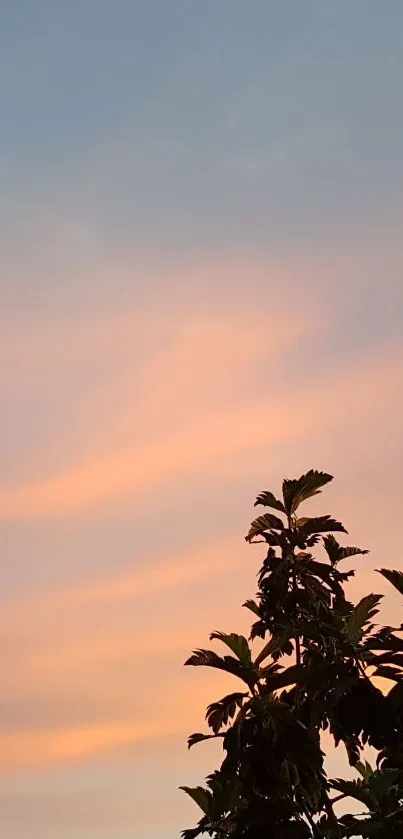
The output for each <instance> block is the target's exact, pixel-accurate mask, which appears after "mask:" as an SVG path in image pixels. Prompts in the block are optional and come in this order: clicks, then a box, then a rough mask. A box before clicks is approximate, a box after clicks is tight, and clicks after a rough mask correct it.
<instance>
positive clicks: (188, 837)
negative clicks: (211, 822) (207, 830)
mask: <svg viewBox="0 0 403 839" xmlns="http://www.w3.org/2000/svg"><path fill="white" fill-rule="evenodd" d="M203 832H204V831H203V827H202V826H201V825H199V826H198V827H191V828H189V830H182V833H181V839H197V837H198V836H200V834H201V833H203Z"/></svg>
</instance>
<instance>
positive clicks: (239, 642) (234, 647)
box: [210, 632, 251, 664]
mask: <svg viewBox="0 0 403 839" xmlns="http://www.w3.org/2000/svg"><path fill="white" fill-rule="evenodd" d="M214 640H217V641H222V642H223V644H226V645H227V647H229V649H230V650H231V651H232V652H233V653H235V655H236V656H237V658H239V661H241V662H242V664H249V662H250V661H251V651H250V649H249V644H248V641H247V639H246V638H245V637H244V635H237V634H236V633H235V632H231V634H230V635H227V634H226V633H225V632H212V633H211V635H210V641H214Z"/></svg>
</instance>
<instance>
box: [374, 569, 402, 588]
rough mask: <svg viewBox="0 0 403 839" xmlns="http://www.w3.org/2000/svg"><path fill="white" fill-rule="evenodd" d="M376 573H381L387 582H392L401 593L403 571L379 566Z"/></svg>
mask: <svg viewBox="0 0 403 839" xmlns="http://www.w3.org/2000/svg"><path fill="white" fill-rule="evenodd" d="M378 574H382V577H385V579H386V580H388V581H389V583H392V586H394V587H395V588H396V589H397V590H398V592H400V594H403V571H395V570H393V569H391V568H380V569H379V571H378Z"/></svg>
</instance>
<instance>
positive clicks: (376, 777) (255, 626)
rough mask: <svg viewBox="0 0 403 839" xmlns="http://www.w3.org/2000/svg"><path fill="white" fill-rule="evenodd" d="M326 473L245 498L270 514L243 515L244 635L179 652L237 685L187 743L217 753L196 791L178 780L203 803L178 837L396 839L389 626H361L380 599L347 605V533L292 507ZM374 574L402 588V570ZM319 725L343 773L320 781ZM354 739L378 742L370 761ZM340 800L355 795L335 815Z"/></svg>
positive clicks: (395, 661)
mask: <svg viewBox="0 0 403 839" xmlns="http://www.w3.org/2000/svg"><path fill="white" fill-rule="evenodd" d="M331 480H332V476H331V475H329V474H327V473H325V472H318V471H315V470H310V471H309V472H308V473H306V474H305V475H302V476H301V477H300V478H298V479H293V480H289V479H286V480H284V481H283V486H282V497H281V499H279V498H277V497H276V496H275V495H274V494H273V493H272V492H269V491H264V492H261V493H260V494H259V495H258V497H257V499H256V505H258V506H263V507H266V508H269V509H271V510H275V511H276V513H272V512H265V513H264V514H263V515H260V516H258V518H256V519H254V521H253V522H252V524H251V526H250V529H249V531H248V534H247V536H246V540H247V541H248V542H249V543H253V542H256V541H257V542H263V543H264V544H265V545H266V551H267V552H266V555H265V558H264V560H263V564H262V566H261V568H260V569H259V572H258V575H257V582H258V588H257V593H256V596H255V598H254V599H249V600H247V601H246V602H245V603H244V606H245V607H246V608H247V609H248V610H249V611H250V612H251V613H252V615H253V623H252V626H251V631H250V637H249V639H248V638H246V637H244V636H243V635H237V634H235V633H230V634H227V633H224V632H213V633H212V634H211V636H210V640H211V641H213V642H214V641H218V642H220V643H221V644H223V645H224V646H225V647H226V651H225V652H224V653H223V654H219V653H217V652H216V651H215V650H213V649H198V650H195V651H194V652H193V653H192V655H191V656H190V657H189V658H188V660H187V661H186V664H187V665H189V666H205V667H213V668H217V669H219V670H221V671H224V672H227V673H228V674H230V675H231V676H235V677H236V678H237V679H238V680H240V681H241V683H242V689H241V690H238V691H237V692H233V693H229V694H228V695H226V696H224V697H223V698H221V699H219V700H217V701H214V702H212V703H211V704H210V705H209V706H208V708H207V712H206V723H207V727H208V729H209V731H208V732H207V733H197V734H192V735H191V736H190V738H189V740H188V744H189V747H191V746H193V745H194V744H196V743H198V742H200V741H202V740H207V739H217V738H219V739H220V741H221V743H222V747H223V752H224V756H223V760H222V763H221V766H220V767H219V769H217V770H216V771H215V772H214V773H213V774H212V775H211V776H209V778H207V779H206V785H205V786H204V787H195V788H189V787H182V789H183V790H184V791H185V792H186V793H187V794H188V795H189V796H190V797H191V798H192V799H193V800H194V802H195V803H196V804H197V805H198V806H199V808H200V809H201V811H202V816H201V818H200V820H199V822H198V824H197V826H196V827H195V828H192V829H190V830H185V831H183V833H182V837H183V839H195V837H197V836H201V835H208V836H211V837H213V838H214V839H241V837H243V839H271V837H273V839H321V837H322V839H347V837H353V836H354V837H373V839H389V837H391V839H395V837H396V839H397V837H403V639H402V638H401V637H400V635H399V632H400V630H401V629H402V627H398V628H392V627H390V626H379V625H377V624H376V623H375V622H374V621H375V619H376V616H377V614H378V607H379V604H380V601H381V595H379V594H374V593H370V594H368V595H366V596H364V597H363V598H362V599H361V600H360V601H359V602H358V603H357V604H353V603H351V602H350V601H349V600H348V599H347V597H346V594H345V584H346V582H347V581H348V580H349V579H350V577H351V576H352V575H353V574H354V571H353V570H345V569H344V565H342V563H343V562H345V561H346V560H350V559H351V557H354V556H359V555H361V556H364V555H366V554H367V553H368V551H366V550H362V549H361V548H358V547H344V546H342V545H341V544H339V542H338V541H337V540H336V538H335V536H334V533H346V531H345V528H344V527H343V525H342V524H341V522H339V521H338V520H337V519H334V518H332V517H331V516H329V515H320V516H317V517H306V516H302V517H301V516H300V515H299V508H300V505H301V504H302V503H303V502H304V501H306V500H307V499H309V498H311V497H313V496H316V495H318V494H319V493H320V492H321V490H322V488H323V487H324V486H325V485H326V484H328V483H329V482H330V481H331ZM313 548H315V549H316V551H317V553H318V554H319V555H314V554H313V553H312V549H313ZM379 573H380V574H381V575H382V576H383V577H384V578H385V579H387V580H388V581H389V582H390V583H391V584H392V585H393V586H394V587H395V589H397V591H398V592H399V593H400V594H403V573H402V572H400V571H396V570H389V569H381V570H380V572H379ZM257 638H259V639H261V641H262V642H263V643H260V649H259V651H258V652H257V653H256V654H255V652H254V646H255V643H256V641H255V639H257ZM379 676H381V677H383V678H385V679H388V680H389V682H391V683H392V687H391V688H390V689H389V690H388V691H386V692H382V691H381V690H380V689H379V687H377V685H376V681H375V680H374V677H379ZM324 731H328V732H329V733H330V735H331V736H332V738H333V740H334V743H335V745H336V746H338V745H339V744H342V746H343V747H344V750H345V755H346V760H347V761H348V762H349V764H350V765H351V766H353V767H355V770H356V771H357V773H358V777H357V778H356V779H355V780H353V781H351V780H346V779H340V778H338V779H331V778H329V777H328V776H327V773H326V771H325V767H324V753H323V751H322V747H321V735H322V734H323V732H324ZM367 744H368V745H370V746H372V747H373V748H375V749H376V750H377V753H378V760H377V765H376V767H375V768H372V767H371V766H370V765H369V764H368V763H367V762H366V761H365V760H364V759H363V751H364V749H365V747H366V745H367ZM344 799H347V800H350V799H351V800H353V801H354V802H355V807H354V808H352V809H353V812H352V813H348V814H347V815H346V814H344V815H341V814H340V811H339V805H338V802H339V801H341V800H344ZM357 807H358V813H357ZM359 808H361V809H362V810H363V812H360V810H359Z"/></svg>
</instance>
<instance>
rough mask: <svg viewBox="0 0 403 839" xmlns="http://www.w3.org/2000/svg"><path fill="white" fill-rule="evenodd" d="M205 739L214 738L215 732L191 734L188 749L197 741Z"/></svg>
mask: <svg viewBox="0 0 403 839" xmlns="http://www.w3.org/2000/svg"><path fill="white" fill-rule="evenodd" d="M203 740H214V734H199V732H197V734H191V735H190V737H188V749H191V748H192V746H195V745H196V743H201V742H202V741H203Z"/></svg>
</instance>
